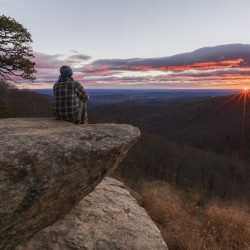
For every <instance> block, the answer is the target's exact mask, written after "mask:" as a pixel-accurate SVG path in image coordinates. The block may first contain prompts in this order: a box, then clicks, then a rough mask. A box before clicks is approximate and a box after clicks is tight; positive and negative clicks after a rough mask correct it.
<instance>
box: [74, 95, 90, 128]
mask: <svg viewBox="0 0 250 250" xmlns="http://www.w3.org/2000/svg"><path fill="white" fill-rule="evenodd" d="M79 102H80V109H79V113H78V117H77V120H76V122H75V123H76V124H80V123H82V124H87V123H88V113H87V105H86V102H84V101H83V100H80V101H79Z"/></svg>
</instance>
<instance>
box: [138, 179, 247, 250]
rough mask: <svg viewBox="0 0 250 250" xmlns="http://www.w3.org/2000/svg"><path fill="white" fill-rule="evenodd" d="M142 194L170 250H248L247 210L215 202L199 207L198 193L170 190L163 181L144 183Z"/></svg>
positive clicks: (144, 203)
mask: <svg viewBox="0 0 250 250" xmlns="http://www.w3.org/2000/svg"><path fill="white" fill-rule="evenodd" d="M141 195H142V200H143V205H144V206H145V208H146V209H147V211H148V213H149V215H150V216H151V217H152V219H153V220H154V221H155V222H156V223H157V224H158V226H159V228H160V229H161V232H162V235H163V237H164V239H165V241H166V242H167V244H168V247H169V249H170V250H184V249H185V250H191V249H192V250H198V249H199V250H202V249H204V250H205V249H207V250H208V249H209V250H215V249H216V250H218V249H221V250H230V249H235V250H236V249H237V250H244V249H250V214H249V213H248V212H247V211H246V209H242V208H240V207H237V206H232V205H227V206H226V205H225V204H220V203H218V202H209V203H208V204H206V205H204V206H198V204H200V202H199V195H197V194H195V193H194V194H192V195H187V194H184V193H183V192H181V191H176V190H172V188H171V187H169V186H168V185H167V184H164V183H154V184H145V185H143V188H142V192H141ZM187 197H188V198H187Z"/></svg>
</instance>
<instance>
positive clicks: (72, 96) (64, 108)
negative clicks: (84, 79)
mask: <svg viewBox="0 0 250 250" xmlns="http://www.w3.org/2000/svg"><path fill="white" fill-rule="evenodd" d="M53 93H54V113H55V116H56V119H58V120H66V121H76V119H77V118H78V113H79V111H80V99H82V100H83V101H84V102H86V101H87V100H88V95H87V93H86V92H85V90H84V88H83V86H82V85H81V84H80V83H79V82H77V81H74V80H73V79H72V78H70V77H65V78H60V79H59V80H58V81H57V82H56V83H55V84H54V87H53Z"/></svg>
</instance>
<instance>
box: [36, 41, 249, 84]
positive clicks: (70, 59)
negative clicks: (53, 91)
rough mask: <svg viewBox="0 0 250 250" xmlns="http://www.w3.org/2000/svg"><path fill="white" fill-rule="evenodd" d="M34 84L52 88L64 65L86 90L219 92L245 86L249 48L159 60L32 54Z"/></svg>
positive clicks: (223, 47)
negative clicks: (147, 89)
mask: <svg viewBox="0 0 250 250" xmlns="http://www.w3.org/2000/svg"><path fill="white" fill-rule="evenodd" d="M35 56H36V59H35V61H36V68H37V71H38V72H37V75H36V76H37V80H36V82H35V83H36V84H38V83H44V84H49V83H51V84H53V83H54V82H55V81H56V80H57V78H58V75H59V68H60V67H61V66H62V65H64V64H68V65H71V66H72V68H73V70H74V78H75V79H77V80H79V81H83V83H84V84H85V86H87V87H124V88H125V87H135V88H138V87H141V88H145V87H146V88H154V87H155V88H160V87H161V88H164V87H167V88H173V87H176V88H184V87H186V88H190V87H192V88H209V86H210V87H211V88H219V87H229V88H232V87H235V88H238V87H239V86H241V85H243V84H244V85H245V84H247V83H248V80H249V78H250V45H244V44H231V45H221V46H216V47H207V48H202V49H198V50H195V51H193V52H189V53H183V54H178V55H174V56H170V57H160V58H128V59H101V60H95V61H92V62H91V61H90V62H89V60H91V57H90V56H88V55H85V54H80V53H78V52H77V51H71V55H68V56H65V55H61V54H57V55H47V54H45V53H38V52H36V53H35Z"/></svg>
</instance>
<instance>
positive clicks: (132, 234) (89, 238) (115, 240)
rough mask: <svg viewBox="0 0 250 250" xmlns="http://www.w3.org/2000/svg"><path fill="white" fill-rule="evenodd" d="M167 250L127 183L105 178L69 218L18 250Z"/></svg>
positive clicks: (40, 233)
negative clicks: (131, 193)
mask: <svg viewBox="0 0 250 250" xmlns="http://www.w3.org/2000/svg"><path fill="white" fill-rule="evenodd" d="M41 249H47V250H56V249H60V250H72V249H85V250H94V249H95V250H111V249H112V250H115V249H116V250H118V249H119V250H128V249H129V250H145V249H147V250H156V249H157V250H167V246H166V244H165V242H164V240H163V238H162V236H161V233H160V231H159V229H158V228H157V227H156V225H155V224H154V223H153V221H152V220H151V219H150V217H149V216H148V215H147V213H146V211H145V209H144V208H142V207H140V206H139V205H138V204H137V203H136V200H135V199H134V198H133V197H132V196H131V195H130V193H129V191H128V190H127V189H125V186H124V185H123V183H121V182H119V181H117V180H115V179H112V178H107V177H106V178H105V179H104V180H103V181H102V182H101V183H100V184H99V185H98V186H97V188H96V189H95V190H94V191H93V192H91V193H90V194H89V195H88V196H86V197H85V198H84V199H82V200H81V201H80V203H79V204H78V205H77V206H76V207H75V208H74V209H73V210H72V211H71V212H70V213H69V214H67V215H66V216H65V218H63V219H61V220H59V221H57V222H56V223H55V224H53V225H52V226H50V227H47V228H45V229H43V230H42V231H40V232H39V233H37V234H36V235H35V236H34V237H33V238H32V239H31V240H30V241H29V242H28V243H27V244H25V245H23V246H19V247H18V248H17V250H41Z"/></svg>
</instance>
